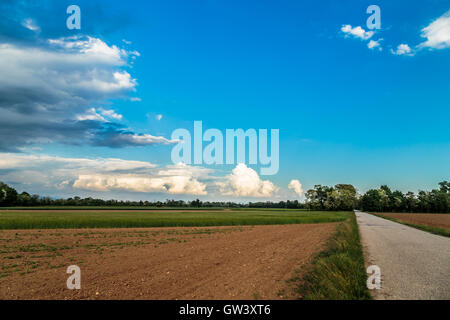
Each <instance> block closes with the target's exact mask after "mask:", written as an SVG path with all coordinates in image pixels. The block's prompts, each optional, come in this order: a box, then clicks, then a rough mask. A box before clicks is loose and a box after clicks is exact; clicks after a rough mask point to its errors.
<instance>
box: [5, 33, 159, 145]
mask: <svg viewBox="0 0 450 320" xmlns="http://www.w3.org/2000/svg"><path fill="white" fill-rule="evenodd" d="M137 55H139V53H138V52H135V51H126V50H124V49H120V48H119V47H117V46H115V45H111V46H110V45H108V44H106V43H105V42H104V41H102V40H101V39H97V38H93V37H89V36H73V37H67V38H58V39H50V40H48V41H47V42H46V45H44V46H42V45H41V46H29V45H27V46H25V45H18V44H12V43H2V44H0V70H1V72H0V113H1V115H2V116H1V117H0V151H18V150H19V148H21V147H23V146H26V145H29V144H33V143H36V142H40V143H44V142H45V143H51V142H62V143H71V144H74V143H77V144H82V143H90V144H95V145H103V146H108V142H111V144H112V145H111V146H112V147H118V146H120V147H122V146H127V145H132V146H134V145H151V144H155V143H168V141H167V139H164V138H162V137H153V136H150V135H139V134H137V133H134V132H130V130H125V129H124V128H123V127H121V126H120V125H117V124H114V121H120V120H122V115H120V114H118V113H117V112H115V111H114V110H107V109H104V108H97V109H96V108H93V107H92V105H102V103H103V102H105V101H107V100H108V101H109V100H111V99H117V98H122V97H123V98H125V97H126V96H127V95H128V93H129V92H133V91H135V88H136V86H137V81H136V79H134V78H133V77H132V76H131V75H130V74H129V73H128V71H127V70H125V68H127V67H128V65H129V64H128V58H129V57H134V56H137ZM108 109H109V108H108ZM111 128H114V130H111ZM104 133H105V134H104ZM122 134H123V135H124V136H123V137H121V135H122ZM103 136H104V137H106V138H107V139H106V140H102V137H103ZM127 143H129V144H127Z"/></svg>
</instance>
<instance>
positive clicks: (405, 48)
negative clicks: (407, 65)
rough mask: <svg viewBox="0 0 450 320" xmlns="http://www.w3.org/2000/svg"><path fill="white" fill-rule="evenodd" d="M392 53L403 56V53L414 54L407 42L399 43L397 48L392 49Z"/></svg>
mask: <svg viewBox="0 0 450 320" xmlns="http://www.w3.org/2000/svg"><path fill="white" fill-rule="evenodd" d="M391 53H392V54H395V55H398V56H401V55H413V53H412V51H411V48H410V47H409V46H408V45H407V44H404V43H402V44H399V45H398V46H397V49H396V50H393V49H391Z"/></svg>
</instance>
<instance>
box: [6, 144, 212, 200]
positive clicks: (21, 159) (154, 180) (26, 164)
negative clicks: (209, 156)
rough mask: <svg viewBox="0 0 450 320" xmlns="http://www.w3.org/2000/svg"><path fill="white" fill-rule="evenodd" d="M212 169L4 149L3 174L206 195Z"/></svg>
mask: <svg viewBox="0 0 450 320" xmlns="http://www.w3.org/2000/svg"><path fill="white" fill-rule="evenodd" d="M211 172H212V170H210V169H206V168H201V167H191V166H188V165H185V164H178V165H169V166H166V167H164V168H159V167H157V166H156V165H154V164H151V163H148V162H144V161H130V160H122V159H101V158H100V159H85V158H63V157H56V156H48V155H25V154H12V153H3V154H1V156H0V178H1V179H3V180H5V181H13V182H15V183H17V184H21V185H33V184H34V185H37V186H38V187H39V188H41V187H47V188H54V189H59V190H61V189H69V191H70V190H72V192H73V191H76V190H77V189H78V190H87V191H97V192H111V191H129V192H140V193H142V192H146V193H147V192H148V193H165V194H179V195H206V194H207V191H206V184H205V183H204V182H200V181H199V179H204V180H209V179H210V178H209V174H210V173H211Z"/></svg>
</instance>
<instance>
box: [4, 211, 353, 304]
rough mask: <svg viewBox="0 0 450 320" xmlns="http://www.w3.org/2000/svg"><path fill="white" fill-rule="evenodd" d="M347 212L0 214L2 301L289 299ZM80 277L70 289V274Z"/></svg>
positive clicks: (297, 295)
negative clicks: (73, 269) (78, 287)
mask: <svg viewBox="0 0 450 320" xmlns="http://www.w3.org/2000/svg"><path fill="white" fill-rule="evenodd" d="M349 217H351V213H350V212H319V211H316V212H314V211H301V210H276V209H272V210H254V209H253V210H251V209H245V210H189V211H186V210H139V211H137V210H129V209H126V210H96V209H92V208H91V209H87V210H44V209H39V210H22V209H18V208H15V209H14V210H3V211H1V212H0V226H1V229H0V259H1V270H0V299H293V298H298V297H299V294H298V291H297V290H296V287H295V284H294V283H292V281H291V279H293V277H295V278H296V279H298V278H299V277H300V278H301V277H302V275H303V274H304V273H305V270H306V269H307V266H308V265H310V264H311V261H312V260H313V259H314V257H315V256H316V255H317V254H318V253H319V252H320V251H322V250H323V249H324V248H325V246H326V244H327V241H328V239H329V238H330V237H331V236H332V235H333V234H335V232H336V228H337V226H339V225H340V222H342V221H344V220H346V221H348V218H349ZM70 265H77V266H79V267H80V269H81V272H82V286H81V290H68V289H67V287H66V280H67V278H68V276H69V275H68V274H67V273H66V270H67V267H68V266H70Z"/></svg>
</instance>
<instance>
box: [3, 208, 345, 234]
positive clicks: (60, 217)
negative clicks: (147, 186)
mask: <svg viewBox="0 0 450 320" xmlns="http://www.w3.org/2000/svg"><path fill="white" fill-rule="evenodd" d="M350 214H351V212H332V211H300V210H291V211H276V210H275V211H268V210H262V211H261V210H246V211H240V210H239V211H219V212H216V211H214V212H212V211H209V212H208V211H201V212H194V211H183V212H142V211H129V212H108V211H96V212H84V211H65V212H55V211H47V212H36V211H27V212H14V211H7V212H6V211H3V212H0V229H59V228H139V227H141V228H143V227H205V226H237V225H277V224H278V225H280V224H296V223H323V222H340V221H345V220H346V219H347V218H348V217H349V215H350Z"/></svg>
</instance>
